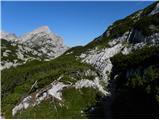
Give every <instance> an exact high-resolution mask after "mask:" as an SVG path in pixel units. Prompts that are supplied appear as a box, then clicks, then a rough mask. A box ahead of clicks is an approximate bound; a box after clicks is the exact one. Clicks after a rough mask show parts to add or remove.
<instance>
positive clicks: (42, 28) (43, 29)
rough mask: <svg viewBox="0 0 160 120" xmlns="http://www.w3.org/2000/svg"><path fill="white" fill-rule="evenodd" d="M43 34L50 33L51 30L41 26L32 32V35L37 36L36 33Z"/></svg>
mask: <svg viewBox="0 0 160 120" xmlns="http://www.w3.org/2000/svg"><path fill="white" fill-rule="evenodd" d="M41 32H46V33H50V32H51V30H50V29H49V27H48V26H41V27H39V28H37V29H35V30H33V31H32V33H34V34H36V33H41Z"/></svg>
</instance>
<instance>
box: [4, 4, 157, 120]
mask: <svg viewBox="0 0 160 120" xmlns="http://www.w3.org/2000/svg"><path fill="white" fill-rule="evenodd" d="M157 4H158V5H157ZM157 6H158V7H159V2H155V3H154V4H152V5H150V6H148V7H146V8H145V9H143V10H141V12H140V13H139V12H136V13H134V14H133V15H130V16H129V17H126V18H124V19H122V20H120V21H116V22H115V23H114V24H113V25H112V26H111V27H109V28H108V29H109V31H110V30H111V31H112V32H107V31H105V32H104V33H103V34H102V35H101V36H100V37H98V38H96V39H95V40H93V41H92V42H90V43H89V44H87V45H86V46H81V47H80V46H79V47H78V46H77V47H74V48H71V49H69V50H67V51H65V52H64V53H63V54H62V55H61V56H59V57H57V58H55V59H54V60H50V61H48V62H42V61H39V62H37V61H31V62H28V63H26V64H24V65H21V66H17V67H16V68H10V69H8V70H7V69H6V70H3V71H2V103H3V104H2V113H4V114H5V115H4V116H5V117H7V118H139V117H140V118H157V117H158V105H157V102H158V89H159V87H158V84H157V83H158V81H157V80H158V79H157V77H158V72H157V71H158V70H157V69H158V65H159V63H158V62H157V61H158V57H159V50H158V47H159V35H158V32H159V29H157V28H159V22H158V21H157V20H158V18H159V16H158V14H159V12H158V13H157V12H155V11H156V9H157ZM153 11H154V12H153ZM150 13H152V14H151V15H150ZM153 13H155V14H153ZM137 14H138V15H137ZM144 25H145V26H144ZM6 76H7V77H6ZM149 78H150V79H149ZM8 81H12V82H10V84H8ZM137 91H138V92H137ZM132 95H133V96H132ZM136 95H138V96H136ZM143 97H144V98H143ZM11 98H12V99H11ZM144 101H145V102H144ZM130 106H131V107H130ZM106 107H107V108H106ZM143 107H145V110H144V109H143ZM137 109H138V110H137ZM44 110H45V113H44ZM146 113H147V116H146V115H145V114H146ZM126 114H127V115H126Z"/></svg>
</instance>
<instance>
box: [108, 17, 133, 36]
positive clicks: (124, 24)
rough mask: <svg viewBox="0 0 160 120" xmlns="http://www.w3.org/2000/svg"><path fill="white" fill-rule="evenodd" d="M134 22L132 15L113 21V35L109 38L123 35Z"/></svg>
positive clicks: (111, 31)
mask: <svg viewBox="0 0 160 120" xmlns="http://www.w3.org/2000/svg"><path fill="white" fill-rule="evenodd" d="M133 24H134V22H133V19H132V18H130V17H126V18H124V19H122V20H118V21H116V22H115V23H113V26H112V28H111V29H110V33H111V35H110V36H109V38H110V39H113V38H117V37H119V36H121V35H123V34H124V33H125V32H127V31H129V30H131V28H132V26H133Z"/></svg>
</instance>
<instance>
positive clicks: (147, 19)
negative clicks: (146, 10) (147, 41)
mask: <svg viewBox="0 0 160 120" xmlns="http://www.w3.org/2000/svg"><path fill="white" fill-rule="evenodd" d="M151 25H152V26H153V28H150V26H151ZM134 28H135V29H138V30H140V31H142V33H143V35H145V36H149V35H152V34H153V33H158V31H159V14H156V15H152V16H144V17H142V19H140V20H139V21H138V22H137V23H136V24H135V25H134Z"/></svg>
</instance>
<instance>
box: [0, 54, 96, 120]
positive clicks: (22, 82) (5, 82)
mask: <svg viewBox="0 0 160 120" xmlns="http://www.w3.org/2000/svg"><path fill="white" fill-rule="evenodd" d="M89 69H90V70H92V71H95V72H97V71H96V70H95V69H94V68H93V67H91V66H90V65H88V64H85V63H81V62H80V61H79V60H76V58H75V57H74V55H73V54H70V55H65V54H64V55H62V56H60V57H58V58H56V59H55V60H52V61H48V62H44V61H41V62H40V61H31V62H28V63H26V64H24V65H21V66H18V67H16V68H10V69H5V70H2V80H1V83H2V112H3V113H5V117H6V118H12V116H11V110H12V108H13V107H14V106H15V105H16V104H17V103H18V102H19V101H20V99H22V97H24V96H26V95H27V94H28V91H29V90H30V88H31V86H32V85H33V84H34V82H35V81H37V83H38V84H37V86H36V87H35V88H34V89H32V91H31V92H30V93H32V92H35V91H36V90H40V89H41V88H43V87H44V86H46V85H49V84H50V83H51V82H53V81H54V80H56V79H57V78H58V77H60V76H61V75H63V77H64V78H62V80H61V81H62V82H64V83H66V84H69V82H72V83H75V82H76V81H78V80H80V79H81V78H91V79H93V77H94V76H85V71H87V70H89ZM77 72H78V73H79V74H80V75H82V76H81V77H79V75H78V76H77ZM72 77H74V78H75V79H72ZM74 91H75V90H74ZM75 92H76V91H75ZM11 98H12V99H11ZM75 116H76V115H75Z"/></svg>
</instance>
